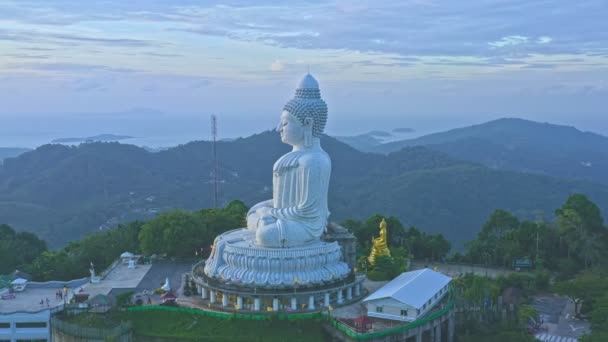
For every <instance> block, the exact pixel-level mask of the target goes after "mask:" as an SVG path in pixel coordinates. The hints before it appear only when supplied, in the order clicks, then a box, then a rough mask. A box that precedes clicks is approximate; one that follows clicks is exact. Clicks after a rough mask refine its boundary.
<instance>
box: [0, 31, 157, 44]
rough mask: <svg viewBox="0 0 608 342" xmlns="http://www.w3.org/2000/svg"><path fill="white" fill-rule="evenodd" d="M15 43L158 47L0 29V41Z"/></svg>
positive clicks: (121, 40)
mask: <svg viewBox="0 0 608 342" xmlns="http://www.w3.org/2000/svg"><path fill="white" fill-rule="evenodd" d="M2 40H5V41H16V42H28V43H65V44H83V43H85V44H86V43H90V44H95V45H102V46H123V47H147V46H159V44H158V43H156V42H153V41H148V40H141V39H130V38H103V37H91V36H83V35H77V34H67V33H54V32H42V31H35V30H10V29H0V41H2Z"/></svg>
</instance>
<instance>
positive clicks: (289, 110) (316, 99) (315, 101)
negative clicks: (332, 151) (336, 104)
mask: <svg viewBox="0 0 608 342" xmlns="http://www.w3.org/2000/svg"><path fill="white" fill-rule="evenodd" d="M326 123H327V104H325V101H323V99H321V92H320V90H319V83H318V82H317V80H315V78H314V77H312V75H310V74H307V75H306V76H304V78H303V79H302V81H300V84H299V85H298V88H297V89H296V94H295V96H294V98H293V99H291V100H289V101H288V102H287V103H286V104H285V106H284V107H283V113H282V114H281V122H280V123H279V127H278V131H279V133H280V134H281V141H283V142H284V143H286V144H289V145H292V146H305V147H310V146H311V145H312V143H313V140H314V139H318V138H320V137H321V135H322V134H323V130H324V129H325V124H326Z"/></svg>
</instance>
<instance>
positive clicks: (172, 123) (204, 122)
mask: <svg viewBox="0 0 608 342" xmlns="http://www.w3.org/2000/svg"><path fill="white" fill-rule="evenodd" d="M504 117H509V118H522V119H527V118H525V117H517V116H508V115H505V116H502V117H500V116H497V117H496V118H492V119H490V120H483V119H478V120H475V118H473V117H471V118H468V119H469V120H466V119H467V117H464V116H459V117H457V118H451V119H450V118H447V119H446V120H439V122H437V121H435V119H433V120H429V119H428V118H426V120H425V119H424V118H422V119H418V120H417V121H416V120H414V121H410V120H403V121H402V122H401V121H399V120H394V121H388V122H382V121H379V120H374V121H373V123H372V124H374V126H372V124H370V123H361V122H359V121H356V120H355V121H353V120H344V121H340V122H335V121H334V120H332V119H330V120H329V122H328V127H327V132H326V133H327V134H328V135H331V136H352V135H357V134H363V133H367V132H370V131H373V130H380V131H386V132H389V133H390V132H392V130H393V129H395V128H412V129H414V132H411V133H400V134H394V136H395V137H394V140H402V139H409V138H416V137H419V136H422V135H426V134H430V133H435V132H442V131H447V130H450V129H455V128H461V127H467V126H471V125H477V124H482V123H485V122H487V121H491V120H495V119H499V118H504ZM568 119H569V118H565V120H560V121H558V120H554V121H547V120H540V121H538V122H548V123H551V124H557V125H565V126H572V127H575V128H577V129H579V130H581V131H588V132H593V133H596V134H601V135H603V136H608V130H607V129H606V128H605V127H604V129H602V127H603V126H602V125H593V124H591V125H590V127H581V126H576V125H573V124H570V122H572V121H573V120H568ZM337 120H338V119H336V121H337ZM2 121H3V125H2V126H0V147H24V148H36V147H38V146H40V145H43V144H48V143H51V141H52V140H54V139H59V138H75V137H78V138H81V137H90V136H96V135H99V134H116V135H128V136H132V137H134V138H133V139H125V140H121V142H123V143H126V144H134V145H138V146H147V147H154V148H158V147H171V146H176V145H179V144H183V143H187V142H190V141H194V140H210V139H211V134H210V131H211V130H210V116H204V115H169V114H164V113H160V112H157V113H154V114H152V113H146V112H144V111H142V112H141V114H134V113H131V112H129V113H114V114H110V113H107V114H103V115H101V114H98V115H88V116H78V115H74V114H72V115H62V116H57V115H54V116H29V117H14V116H12V117H4V118H3V120H2ZM532 121H535V120H532ZM598 121H600V122H601V121H602V120H601V118H600V120H598ZM598 123H599V122H598ZM273 128H274V123H273V120H271V119H268V120H265V121H260V120H252V118H247V117H246V116H245V117H239V116H236V117H234V116H232V117H223V116H221V115H218V138H219V139H231V138H238V137H246V136H250V135H253V134H256V133H261V132H263V131H266V130H270V129H273Z"/></svg>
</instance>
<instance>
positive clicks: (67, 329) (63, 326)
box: [51, 317, 133, 339]
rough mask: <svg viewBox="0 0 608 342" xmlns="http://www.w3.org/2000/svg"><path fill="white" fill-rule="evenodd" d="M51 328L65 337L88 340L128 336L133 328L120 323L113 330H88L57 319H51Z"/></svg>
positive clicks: (130, 325)
mask: <svg viewBox="0 0 608 342" xmlns="http://www.w3.org/2000/svg"><path fill="white" fill-rule="evenodd" d="M51 327H52V328H53V329H56V330H57V331H59V332H62V333H64V334H66V335H70V336H74V337H80V338H88V339H108V338H116V337H119V336H123V335H126V334H130V333H131V331H132V329H133V326H132V324H131V323H130V322H127V323H120V324H119V325H118V326H116V327H114V328H104V329H101V328H89V327H82V326H80V325H78V324H74V323H68V322H65V321H62V320H61V319H59V318H58V317H51Z"/></svg>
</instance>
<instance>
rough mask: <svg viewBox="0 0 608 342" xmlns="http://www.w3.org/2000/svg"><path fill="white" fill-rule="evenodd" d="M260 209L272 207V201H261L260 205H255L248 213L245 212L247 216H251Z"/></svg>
mask: <svg viewBox="0 0 608 342" xmlns="http://www.w3.org/2000/svg"><path fill="white" fill-rule="evenodd" d="M262 207H272V199H269V200H266V201H262V202H260V203H256V204H255V205H254V206H253V207H251V208H250V209H249V211H248V212H247V216H249V215H251V214H255V212H256V210H258V209H260V208H262Z"/></svg>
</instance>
